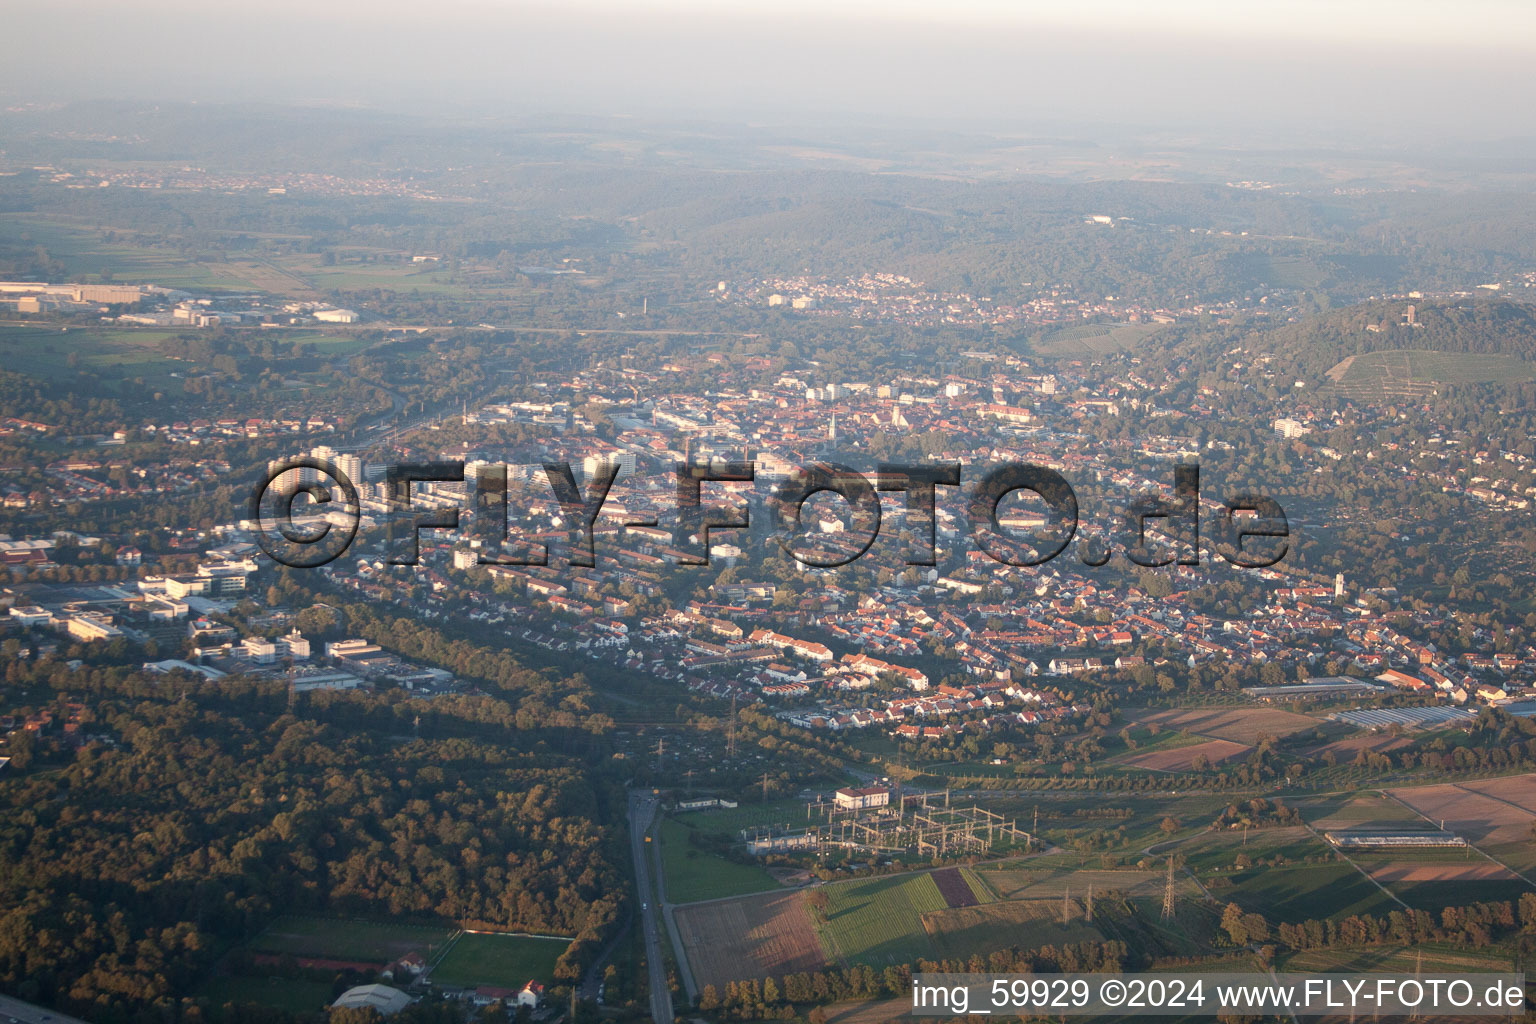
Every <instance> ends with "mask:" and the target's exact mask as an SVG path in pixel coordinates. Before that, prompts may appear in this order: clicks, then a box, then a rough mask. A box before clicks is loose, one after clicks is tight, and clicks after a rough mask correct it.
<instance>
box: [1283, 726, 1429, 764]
mask: <svg viewBox="0 0 1536 1024" xmlns="http://www.w3.org/2000/svg"><path fill="white" fill-rule="evenodd" d="M1412 743H1413V740H1411V739H1409V738H1408V737H1406V736H1392V735H1390V734H1387V733H1376V732H1357V733H1355V734H1354V735H1352V736H1343V737H1340V738H1339V739H1335V740H1328V741H1326V742H1323V743H1319V744H1317V745H1316V746H1312V747H1308V748H1307V750H1306V752H1307V754H1308V755H1309V756H1311V757H1321V756H1323V755H1324V754H1332V755H1333V756H1334V758H1335V759H1337V761H1338V763H1339V764H1349V763H1350V762H1351V761H1353V760H1354V759H1355V758H1356V757H1357V756H1359V754H1360V752H1361V751H1362V750H1363V751H1366V752H1367V753H1373V754H1387V753H1390V752H1392V751H1394V750H1398V749H1400V748H1402V747H1406V746H1409V745H1411V744H1412Z"/></svg>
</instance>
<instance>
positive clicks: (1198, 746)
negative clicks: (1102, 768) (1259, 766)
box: [1116, 740, 1253, 772]
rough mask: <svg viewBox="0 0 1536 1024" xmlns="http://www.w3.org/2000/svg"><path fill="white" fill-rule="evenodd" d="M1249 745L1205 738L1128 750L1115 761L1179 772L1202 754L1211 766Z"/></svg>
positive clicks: (1237, 754) (1233, 758) (1241, 753)
mask: <svg viewBox="0 0 1536 1024" xmlns="http://www.w3.org/2000/svg"><path fill="white" fill-rule="evenodd" d="M1252 749H1253V748H1252V747H1249V746H1245V745H1244V744H1242V743H1233V742H1232V741H1231V740H1206V741H1205V742H1204V743H1190V744H1186V745H1184V746H1178V747H1165V748H1163V749H1161V750H1149V751H1147V752H1146V753H1135V754H1131V755H1129V756H1126V757H1121V758H1119V759H1117V761H1116V763H1117V764H1122V765H1127V766H1129V767H1132V768H1141V769H1143V770H1145V771H1153V772H1182V771H1190V770H1191V769H1193V768H1194V766H1195V760H1196V759H1197V758H1201V757H1203V758H1205V760H1206V761H1207V762H1209V763H1210V764H1211V766H1212V767H1215V766H1218V765H1222V764H1225V763H1227V762H1228V761H1236V760H1239V759H1240V758H1243V757H1246V756H1247V755H1248V753H1249V751H1251V750H1252Z"/></svg>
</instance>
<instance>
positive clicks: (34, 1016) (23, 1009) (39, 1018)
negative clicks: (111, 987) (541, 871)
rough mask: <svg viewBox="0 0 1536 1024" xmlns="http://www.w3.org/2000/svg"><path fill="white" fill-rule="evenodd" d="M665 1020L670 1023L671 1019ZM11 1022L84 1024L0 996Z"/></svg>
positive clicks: (1, 1016)
mask: <svg viewBox="0 0 1536 1024" xmlns="http://www.w3.org/2000/svg"><path fill="white" fill-rule="evenodd" d="M667 1019H668V1020H669V1021H670V1020H671V1019H672V1018H670V1017H668V1018H667ZM13 1020H14V1021H20V1022H22V1024H85V1022H84V1021H82V1020H81V1019H80V1018H79V1017H71V1016H69V1015H67V1014H63V1013H59V1012H58V1011H57V1010H49V1009H45V1008H44V1007H41V1006H33V1005H32V1004H31V1003H24V1002H22V1001H21V1000H20V999H12V998H11V997H10V996H0V1022H9V1021H13Z"/></svg>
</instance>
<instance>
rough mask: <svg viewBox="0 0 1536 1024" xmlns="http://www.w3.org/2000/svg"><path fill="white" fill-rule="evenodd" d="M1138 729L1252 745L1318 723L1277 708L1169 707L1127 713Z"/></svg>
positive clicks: (1311, 727)
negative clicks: (1155, 727)
mask: <svg viewBox="0 0 1536 1024" xmlns="http://www.w3.org/2000/svg"><path fill="white" fill-rule="evenodd" d="M1127 717H1130V718H1131V720H1132V721H1133V722H1134V723H1135V724H1136V725H1138V726H1149V725H1153V724H1156V725H1159V726H1161V727H1162V728H1164V729H1166V730H1172V731H1174V732H1188V733H1193V734H1195V735H1197V736H1206V737H1209V738H1211V739H1217V740H1227V741H1229V742H1232V743H1241V744H1243V745H1245V746H1252V745H1253V744H1254V743H1257V742H1258V740H1259V737H1260V736H1265V735H1268V736H1279V737H1284V736H1290V735H1292V734H1293V733H1298V732H1306V731H1307V730H1309V729H1316V728H1318V726H1320V725H1321V724H1322V723H1321V722H1319V721H1318V720H1317V719H1315V718H1310V717H1308V716H1307V715H1298V714H1296V713H1295V712H1293V711H1284V710H1282V709H1280V708H1272V707H1264V706H1254V707H1238V708H1231V707H1227V708H1169V709H1160V710H1147V711H1141V712H1139V713H1138V712H1134V711H1132V712H1129V713H1128V715H1127Z"/></svg>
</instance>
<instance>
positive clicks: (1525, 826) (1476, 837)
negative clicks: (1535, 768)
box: [1390, 775, 1536, 846]
mask: <svg viewBox="0 0 1536 1024" xmlns="http://www.w3.org/2000/svg"><path fill="white" fill-rule="evenodd" d="M1390 792H1391V794H1392V795H1393V796H1394V797H1396V798H1397V799H1399V800H1401V801H1402V802H1403V803H1405V804H1407V805H1408V806H1409V807H1412V808H1413V809H1414V810H1415V811H1418V812H1419V813H1420V814H1422V815H1424V817H1426V818H1428V819H1429V820H1430V821H1433V822H1440V821H1444V822H1445V827H1446V828H1448V829H1450V830H1451V831H1452V832H1455V833H1456V834H1457V835H1460V836H1465V837H1466V838H1467V839H1468V840H1469V841H1471V842H1473V843H1477V844H1479V845H1482V844H1485V843H1486V844H1489V845H1493V846H1498V845H1506V844H1514V843H1528V842H1529V840H1530V837H1531V826H1532V825H1536V812H1532V811H1530V810H1527V809H1526V807H1525V804H1526V803H1529V802H1530V798H1531V793H1532V777H1531V776H1529V775H1523V776H1516V777H1514V778H1509V779H1491V780H1484V781H1481V782H1475V783H1467V784H1461V785H1454V784H1447V785H1441V786H1422V787H1418V788H1415V789H1394V790H1391V791H1390Z"/></svg>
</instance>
